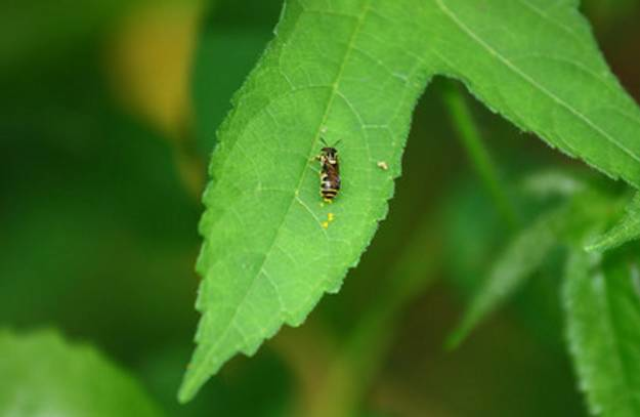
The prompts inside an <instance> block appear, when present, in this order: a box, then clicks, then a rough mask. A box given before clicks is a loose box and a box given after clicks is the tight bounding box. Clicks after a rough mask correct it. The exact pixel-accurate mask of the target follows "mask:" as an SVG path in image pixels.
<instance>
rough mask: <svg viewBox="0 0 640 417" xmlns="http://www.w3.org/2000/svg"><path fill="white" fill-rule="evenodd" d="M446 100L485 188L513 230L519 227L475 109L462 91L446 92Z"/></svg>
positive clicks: (463, 143)
mask: <svg viewBox="0 0 640 417" xmlns="http://www.w3.org/2000/svg"><path fill="white" fill-rule="evenodd" d="M444 101H445V104H446V106H447V108H448V110H449V115H450V116H451V120H452V122H453V127H454V129H455V130H456V131H457V133H458V138H459V139H460V141H461V142H462V145H463V146H464V148H465V150H466V152H467V155H468V157H469V159H470V160H471V162H472V164H473V167H474V169H475V170H476V172H477V173H478V175H480V179H481V180H482V182H483V184H484V186H485V188H486V189H487V191H488V192H489V194H490V195H491V197H492V199H493V201H494V204H495V205H496V208H497V210H498V211H499V212H500V214H502V216H504V218H505V220H506V221H507V224H508V225H509V227H510V228H511V229H517V227H518V214H517V213H518V211H517V210H516V208H515V206H514V205H513V204H512V203H511V200H510V199H509V197H508V196H507V193H506V192H505V190H506V188H507V187H506V184H503V183H502V181H501V180H500V175H499V174H498V171H497V169H496V168H495V166H496V165H495V164H494V162H493V160H492V159H491V155H490V154H489V150H488V149H487V148H486V147H485V145H484V143H483V141H482V137H481V135H480V131H479V129H478V126H477V125H476V123H475V121H474V120H473V115H472V114H471V109H470V108H469V105H468V104H467V102H466V100H465V98H464V96H463V95H462V93H461V91H460V88H458V87H454V88H448V89H446V91H445V93H444Z"/></svg>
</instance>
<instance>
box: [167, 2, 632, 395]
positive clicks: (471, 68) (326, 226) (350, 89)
mask: <svg viewBox="0 0 640 417" xmlns="http://www.w3.org/2000/svg"><path fill="white" fill-rule="evenodd" d="M576 6H577V2H576V1H574V0H563V1H556V0H535V1H534V0H517V1H515V0H484V1H481V2H479V1H469V0H397V1H396V0H394V1H389V0H335V1H331V2H328V1H325V0H289V1H286V2H285V8H284V12H283V14H282V20H281V21H280V23H279V24H278V26H277V30H276V34H277V35H276V38H275V39H274V40H273V42H272V43H271V44H270V46H269V47H268V48H267V50H266V52H265V54H264V55H263V56H262V59H261V60H260V62H259V63H258V65H257V66H256V68H255V69H254V70H253V72H252V73H251V75H250V76H249V78H248V80H247V81H246V83H245V85H244V86H243V87H242V89H241V90H240V92H239V93H238V94H237V95H236V96H235V97H236V99H235V106H234V110H232V112H231V113H230V115H229V117H228V118H227V119H226V121H225V122H224V123H223V125H222V127H221V128H220V130H219V139H220V140H219V145H218V149H217V150H216V152H215V153H214V157H213V159H212V162H211V167H210V175H211V177H212V183H211V184H210V186H209V187H208V189H207V191H206V193H205V196H204V202H205V205H206V207H207V210H206V212H205V214H204V216H203V219H202V222H201V226H200V232H201V234H202V235H203V237H204V239H205V243H204V245H203V249H202V252H201V256H200V259H199V262H198V266H197V269H198V271H199V273H200V274H201V275H202V276H203V283H202V285H201V289H200V293H199V297H198V301H197V309H198V310H199V311H200V312H202V314H203V316H202V320H201V323H200V325H199V328H198V332H197V334H196V341H197V344H198V347H197V348H196V351H195V353H194V356H193V359H192V362H191V365H190V366H189V368H188V371H187V373H186V375H185V379H184V382H183V385H182V387H181V390H180V394H179V397H180V399H181V400H182V401H187V400H189V399H190V398H192V397H193V396H194V395H195V394H196V392H197V391H198V389H199V388H200V387H201V386H202V384H203V383H204V382H205V381H206V380H207V379H208V378H209V377H210V376H211V375H213V374H215V373H216V372H217V371H218V370H219V369H220V367H221V366H222V365H223V363H224V362H226V361H227V360H228V359H229V358H231V357H232V356H234V355H235V354H237V353H239V352H242V353H245V354H253V353H254V352H255V351H256V350H257V349H258V347H259V346H260V344H261V343H262V341H263V340H264V339H265V338H269V337H271V336H273V335H274V334H275V333H276V332H277V331H278V329H279V328H280V326H282V325H283V324H285V323H286V324H290V325H299V324H300V323H302V322H303V320H304V319H305V317H306V316H307V314H308V313H309V312H310V311H311V309H312V308H313V307H314V306H315V305H316V303H317V302H318V301H319V300H320V298H321V296H322V294H324V293H325V292H332V293H333V292H337V291H338V290H339V288H340V285H341V284H342V279H343V278H344V276H345V275H346V273H347V270H348V269H349V268H350V267H353V266H354V265H356V264H357V263H358V261H359V258H360V256H361V255H362V253H363V252H364V250H365V249H366V247H367V245H368V244H369V242H370V241H371V238H372V237H373V235H374V233H375V231H376V229H377V226H378V222H379V221H380V220H381V219H382V218H384V216H385V215H386V212H387V200H388V199H389V198H391V196H392V195H393V180H394V179H395V178H396V177H397V176H398V175H399V174H400V163H401V156H402V151H403V149H404V145H405V140H406V137H407V134H408V131H409V124H410V120H411V114H412V111H413V108H414V106H415V104H416V102H417V100H418V98H419V96H420V95H421V93H422V91H423V90H424V88H425V86H426V85H427V83H428V81H429V80H430V79H431V78H432V77H433V76H435V75H437V74H445V75H447V76H450V77H453V78H456V79H459V80H461V81H463V82H464V83H465V84H466V85H467V87H468V88H469V90H470V91H472V92H473V93H474V94H475V95H476V96H477V97H478V98H479V99H480V100H482V101H483V102H484V103H485V104H487V105H488V106H489V107H490V108H491V109H493V110H495V111H496V112H499V113H500V114H502V115H503V116H505V117H506V118H507V119H509V120H511V121H512V122H513V123H515V124H516V125H517V126H519V127H520V128H521V129H523V130H526V131H532V132H535V133H537V134H538V135H539V136H541V137H542V138H544V139H545V140H546V141H547V142H548V143H549V144H551V145H552V146H554V147H557V148H559V149H560V150H562V151H564V152H565V153H567V154H569V155H573V156H575V157H580V158H582V159H583V160H584V161H586V162H588V163H589V164H591V165H593V166H595V167H597V168H598V169H600V170H601V171H603V172H605V173H607V174H608V175H610V176H611V177H615V178H618V177H620V178H623V179H625V180H626V181H628V182H629V183H631V184H634V185H635V186H638V185H640V142H638V140H637V138H638V137H640V112H639V111H638V108H637V106H636V105H635V103H634V102H633V100H632V99H631V98H630V97H629V96H628V95H627V94H626V93H625V92H624V90H622V88H621V87H620V85H619V83H618V82H617V80H616V79H615V77H614V76H613V75H612V74H611V72H610V71H609V69H608V67H607V65H606V63H605V62H604V60H603V59H602V55H601V53H600V52H599V51H598V48H597V45H596V43H595V41H594V39H593V37H592V35H591V32H590V30H589V27H588V25H587V23H586V21H585V20H584V18H582V17H581V16H580V14H579V13H578V11H577V9H576ZM322 139H324V140H326V141H327V142H328V143H329V144H335V143H338V141H341V143H340V145H339V147H338V148H339V152H340V154H341V157H342V161H343V168H342V177H343V189H342V191H341V194H340V195H339V196H338V199H337V200H336V203H335V204H333V205H331V206H329V205H322V204H321V201H320V198H319V196H318V178H317V174H316V173H317V170H318V168H317V165H315V164H313V163H312V159H313V157H314V156H316V155H317V153H318V152H319V150H320V148H321V147H322V146H323V145H322ZM380 164H382V165H380ZM381 166H383V167H388V169H382V168H380V167H381ZM329 219H335V220H334V221H333V222H330V221H329ZM524 272H526V271H524Z"/></svg>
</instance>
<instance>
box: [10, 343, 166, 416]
mask: <svg viewBox="0 0 640 417" xmlns="http://www.w3.org/2000/svg"><path fill="white" fill-rule="evenodd" d="M0 358H2V359H1V360H0V375H2V378H0V415H2V416H20V417H32V416H33V417H36V416H54V415H55V416H65V417H74V416H78V417H85V416H96V417H101V416H104V417H111V416H123V417H126V416H132V417H133V416H135V417H147V416H149V417H150V416H159V415H161V413H160V412H159V410H158V409H157V408H156V406H155V405H154V404H153V403H152V402H151V401H150V400H149V399H148V398H147V396H146V395H145V393H144V392H143V391H142V389H141V388H140V386H139V385H138V383H137V382H136V381H134V380H133V379H132V378H131V377H130V376H129V375H127V374H126V373H124V372H123V371H122V370H120V369H118V368H117V367H115V366H114V365H113V364H111V363H109V362H108V361H107V360H105V359H104V358H103V357H102V355H100V354H99V353H98V352H97V351H96V350H94V349H93V348H90V347H88V346H77V345H69V344H68V343H66V342H65V341H64V340H62V338H61V337H60V336H59V335H58V334H57V333H54V332H51V331H41V332H36V333H32V334H29V335H23V336H19V335H15V334H13V333H9V332H7V331H2V332H0Z"/></svg>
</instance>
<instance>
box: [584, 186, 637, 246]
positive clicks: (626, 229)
mask: <svg viewBox="0 0 640 417" xmlns="http://www.w3.org/2000/svg"><path fill="white" fill-rule="evenodd" d="M637 239H640V194H636V196H635V197H634V198H633V201H631V203H629V205H628V206H627V209H626V214H625V216H624V217H623V218H622V220H620V222H619V223H618V224H617V225H616V226H614V227H613V228H612V229H611V230H609V231H608V232H607V233H605V234H603V235H602V236H599V237H597V238H596V239H595V241H594V242H592V243H591V244H590V245H589V246H587V248H586V249H587V250H588V251H590V252H605V251H608V250H611V249H615V248H617V247H619V246H622V245H624V244H625V243H627V242H630V241H632V240H637Z"/></svg>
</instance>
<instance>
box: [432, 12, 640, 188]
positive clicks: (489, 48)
mask: <svg viewBox="0 0 640 417" xmlns="http://www.w3.org/2000/svg"><path fill="white" fill-rule="evenodd" d="M435 2H436V4H437V5H438V7H439V8H440V10H441V11H442V12H443V13H444V15H446V16H447V17H448V18H449V19H450V20H451V21H452V22H453V23H454V24H455V25H456V26H457V27H458V28H459V29H460V30H461V31H462V32H463V33H465V34H466V35H467V36H469V38H471V39H472V40H473V41H474V42H475V43H477V44H478V45H480V46H481V47H482V48H484V49H485V50H486V51H487V52H488V53H489V54H491V55H493V56H494V57H496V58H497V59H498V61H499V62H501V63H502V64H503V65H505V66H506V67H507V68H508V69H509V70H511V71H512V72H513V73H514V74H516V75H517V76H518V77H520V78H522V79H523V80H525V81H526V82H527V83H529V84H530V85H532V86H533V87H534V88H536V89H537V90H539V91H540V92H541V93H543V94H544V95H546V96H547V97H548V98H550V99H551V100H553V101H555V102H556V103H557V104H558V105H560V106H561V107H564V108H565V109H567V110H568V111H569V112H570V113H572V114H573V115H574V116H576V117H577V118H578V119H579V120H580V121H581V122H582V123H584V124H585V125H586V126H587V127H589V128H590V129H591V130H593V131H595V132H596V133H597V134H598V135H600V136H602V137H603V138H604V139H606V140H607V141H608V142H610V143H611V144H612V145H614V146H615V147H617V148H618V149H619V150H621V151H622V152H623V153H625V154H627V155H628V156H629V157H631V159H633V160H635V161H636V162H640V156H636V155H635V154H634V153H633V152H632V151H631V150H629V149H627V147H626V146H624V145H623V144H621V143H620V142H618V141H617V140H615V139H614V138H613V137H612V136H611V135H609V133H607V132H606V131H605V130H603V129H602V128H600V127H599V126H598V125H597V124H595V123H594V122H593V121H591V119H589V118H588V117H587V116H585V115H584V114H582V113H581V112H579V111H578V110H576V109H574V108H573V107H571V106H570V105H569V104H568V103H566V102H565V101H564V100H562V99H561V98H560V97H558V96H556V95H555V94H553V93H552V92H551V91H549V90H548V89H546V88H545V87H543V86H542V85H540V84H539V83H538V82H537V81H536V80H535V79H534V78H532V77H531V76H529V75H528V74H526V73H525V72H524V71H522V70H521V69H520V68H519V67H518V66H516V65H515V64H514V63H512V62H511V61H510V60H509V59H508V58H506V57H505V56H503V55H502V54H500V52H498V51H497V50H496V49H495V48H494V47H492V46H491V45H490V44H488V43H487V42H485V41H484V40H483V39H481V38H480V36H478V35H477V34H476V33H475V32H474V31H472V30H471V29H470V28H469V27H468V26H467V25H466V24H465V23H464V22H463V21H462V20H461V19H460V18H459V16H457V15H456V14H455V13H454V12H453V11H452V10H451V9H449V8H448V7H447V6H446V5H445V4H444V3H443V0H435ZM629 181H630V182H633V183H635V180H631V179H629Z"/></svg>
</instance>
